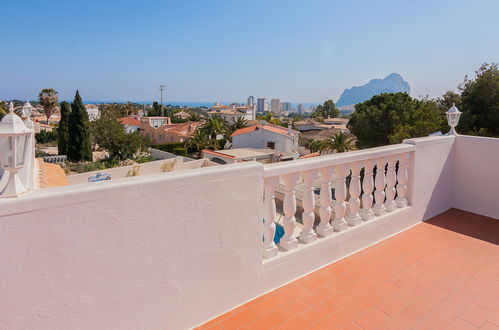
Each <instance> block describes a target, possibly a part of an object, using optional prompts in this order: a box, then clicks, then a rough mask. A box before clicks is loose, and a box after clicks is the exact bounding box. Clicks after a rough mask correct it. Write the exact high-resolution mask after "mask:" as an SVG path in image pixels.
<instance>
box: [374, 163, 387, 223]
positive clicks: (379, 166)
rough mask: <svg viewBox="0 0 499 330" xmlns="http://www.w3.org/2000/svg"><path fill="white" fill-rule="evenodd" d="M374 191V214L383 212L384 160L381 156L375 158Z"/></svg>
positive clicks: (377, 214) (384, 210)
mask: <svg viewBox="0 0 499 330" xmlns="http://www.w3.org/2000/svg"><path fill="white" fill-rule="evenodd" d="M374 183H375V187H376V191H375V192H374V198H375V203H374V207H373V212H374V215H375V216H378V217H379V216H381V215H383V214H385V212H386V209H385V205H384V203H385V186H386V179H385V160H384V159H383V158H380V159H377V160H376V179H375V180H374Z"/></svg>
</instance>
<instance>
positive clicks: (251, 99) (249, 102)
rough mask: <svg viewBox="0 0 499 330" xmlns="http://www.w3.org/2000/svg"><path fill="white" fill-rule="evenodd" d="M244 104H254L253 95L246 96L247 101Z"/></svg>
mask: <svg viewBox="0 0 499 330" xmlns="http://www.w3.org/2000/svg"><path fill="white" fill-rule="evenodd" d="M246 105H249V106H254V105H255V98H254V97H253V96H248V102H246Z"/></svg>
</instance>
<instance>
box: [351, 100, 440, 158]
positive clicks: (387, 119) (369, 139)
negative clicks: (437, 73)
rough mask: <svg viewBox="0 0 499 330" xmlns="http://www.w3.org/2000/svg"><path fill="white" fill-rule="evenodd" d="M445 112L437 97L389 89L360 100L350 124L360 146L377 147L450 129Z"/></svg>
mask: <svg viewBox="0 0 499 330" xmlns="http://www.w3.org/2000/svg"><path fill="white" fill-rule="evenodd" d="M444 112H445V110H444V109H443V108H442V107H441V106H439V103H438V102H436V101H434V100H429V99H421V100H419V99H413V98H412V97H410V96H409V94H407V93H385V94H380V95H376V96H373V97H372V98H371V99H370V100H368V101H365V102H362V103H359V104H357V105H356V106H355V112H354V113H353V114H352V117H351V119H350V121H349V123H348V127H349V129H350V131H351V132H352V134H353V135H354V136H355V137H356V138H357V143H356V144H357V147H359V148H369V147H377V146H383V145H387V144H393V143H400V142H402V140H403V139H406V138H412V137H420V136H427V135H428V134H430V133H433V132H436V131H441V130H444V129H446V127H447V124H446V119H445V115H444Z"/></svg>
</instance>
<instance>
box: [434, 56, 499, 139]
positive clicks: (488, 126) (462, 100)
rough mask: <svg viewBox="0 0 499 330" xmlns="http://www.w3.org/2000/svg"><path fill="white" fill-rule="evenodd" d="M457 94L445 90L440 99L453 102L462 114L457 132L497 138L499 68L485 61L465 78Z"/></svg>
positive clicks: (498, 121)
mask: <svg viewBox="0 0 499 330" xmlns="http://www.w3.org/2000/svg"><path fill="white" fill-rule="evenodd" d="M459 90H460V92H461V93H460V94H457V93H454V94H450V93H452V92H447V94H446V95H444V98H443V101H442V102H447V104H446V105H448V103H450V100H452V101H453V102H456V106H457V107H458V108H459V110H460V111H461V112H462V113H463V114H462V115H461V121H460V123H459V129H458V131H459V132H460V133H462V134H472V135H484V136H495V137H499V69H498V65H497V63H492V64H487V63H484V64H482V65H481V66H480V68H478V70H477V71H476V72H475V77H474V78H472V79H469V78H468V77H465V79H464V82H463V84H462V85H460V86H459Z"/></svg>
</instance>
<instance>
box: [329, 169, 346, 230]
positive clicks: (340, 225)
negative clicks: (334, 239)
mask: <svg viewBox="0 0 499 330" xmlns="http://www.w3.org/2000/svg"><path fill="white" fill-rule="evenodd" d="M334 172H335V175H336V177H335V179H336V180H335V184H334V198H335V201H336V202H335V203H334V215H335V216H334V219H333V221H332V222H331V224H332V226H333V229H334V230H335V231H343V230H345V229H347V228H348V223H347V222H346V221H345V211H346V208H347V206H346V203H345V198H346V197H347V191H346V190H347V187H346V184H345V179H346V176H347V168H346V166H345V165H339V166H336V167H335V168H334Z"/></svg>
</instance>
